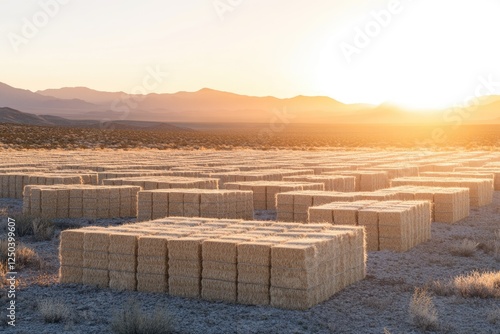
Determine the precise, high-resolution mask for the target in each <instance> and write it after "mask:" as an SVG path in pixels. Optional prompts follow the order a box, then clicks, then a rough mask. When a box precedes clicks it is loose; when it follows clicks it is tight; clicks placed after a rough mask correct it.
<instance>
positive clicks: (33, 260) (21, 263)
mask: <svg viewBox="0 0 500 334" xmlns="http://www.w3.org/2000/svg"><path fill="white" fill-rule="evenodd" d="M8 244H9V243H8V241H7V240H5V239H3V240H0V264H1V267H0V268H2V270H5V269H6V263H7V260H8V257H9V256H8V253H9V252H8V248H9V245H8ZM40 265H41V260H40V257H39V256H38V254H37V253H36V252H35V251H34V250H33V249H31V248H29V247H26V246H24V245H23V244H21V243H18V244H17V245H16V269H21V268H23V267H26V266H34V267H40Z"/></svg>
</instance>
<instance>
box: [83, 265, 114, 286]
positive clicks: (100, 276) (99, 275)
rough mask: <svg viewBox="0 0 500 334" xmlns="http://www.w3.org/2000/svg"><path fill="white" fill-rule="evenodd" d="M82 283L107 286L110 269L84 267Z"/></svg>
mask: <svg viewBox="0 0 500 334" xmlns="http://www.w3.org/2000/svg"><path fill="white" fill-rule="evenodd" d="M82 283H83V284H85V285H91V286H97V287H99V288H107V287H108V286H109V271H108V270H100V269H91V268H83V275H82Z"/></svg>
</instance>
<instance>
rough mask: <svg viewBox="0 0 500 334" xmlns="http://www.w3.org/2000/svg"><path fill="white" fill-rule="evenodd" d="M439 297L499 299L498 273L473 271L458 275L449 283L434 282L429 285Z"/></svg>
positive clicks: (499, 280)
mask: <svg viewBox="0 0 500 334" xmlns="http://www.w3.org/2000/svg"><path fill="white" fill-rule="evenodd" d="M430 287H431V289H432V291H433V292H434V293H436V294H437V295H440V296H451V295H456V296H461V297H464V298H500V271H497V272H483V273H480V272H478V271H474V272H472V273H469V274H466V275H460V276H457V277H455V278H453V279H452V280H451V281H449V282H443V281H436V282H433V283H432V284H431V285H430Z"/></svg>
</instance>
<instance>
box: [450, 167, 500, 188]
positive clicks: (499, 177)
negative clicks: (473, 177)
mask: <svg viewBox="0 0 500 334" xmlns="http://www.w3.org/2000/svg"><path fill="white" fill-rule="evenodd" d="M455 172H457V173H467V174H468V173H472V174H475V173H479V174H493V178H494V181H493V182H494V189H495V191H499V190H500V168H498V167H496V168H495V167H481V168H477V167H459V168H455Z"/></svg>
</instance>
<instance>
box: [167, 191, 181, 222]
mask: <svg viewBox="0 0 500 334" xmlns="http://www.w3.org/2000/svg"><path fill="white" fill-rule="evenodd" d="M168 207H169V215H170V216H173V217H183V216H184V194H183V193H182V192H177V191H176V192H171V193H169V196H168Z"/></svg>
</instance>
